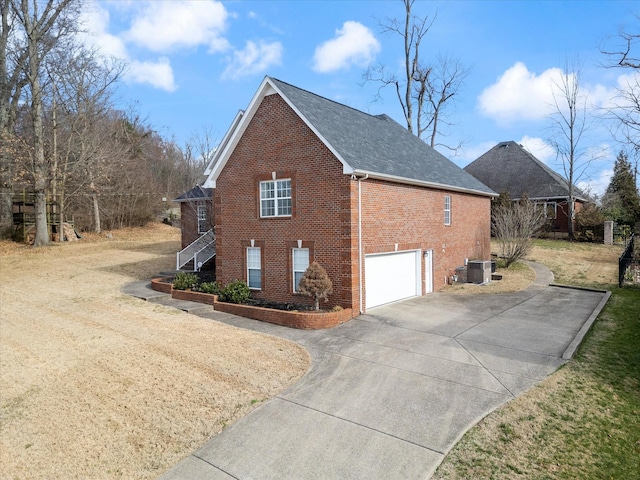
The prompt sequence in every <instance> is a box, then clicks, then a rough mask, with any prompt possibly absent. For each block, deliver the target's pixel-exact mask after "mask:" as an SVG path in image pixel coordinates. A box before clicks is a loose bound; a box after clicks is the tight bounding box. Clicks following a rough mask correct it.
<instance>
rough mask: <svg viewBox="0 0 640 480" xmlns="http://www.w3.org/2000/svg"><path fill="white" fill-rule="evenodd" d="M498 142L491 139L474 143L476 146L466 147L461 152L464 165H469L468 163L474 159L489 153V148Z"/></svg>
mask: <svg viewBox="0 0 640 480" xmlns="http://www.w3.org/2000/svg"><path fill="white" fill-rule="evenodd" d="M497 144H498V142H493V141H489V142H482V143H479V144H477V145H474V146H470V147H465V148H464V149H463V150H462V151H461V152H460V156H459V159H460V163H461V164H463V165H467V164H469V163H471V162H473V161H474V160H476V159H477V158H478V157H480V156H481V155H483V154H485V153H487V152H488V151H489V150H491V149H492V148H493V147H495V146H496V145H497Z"/></svg>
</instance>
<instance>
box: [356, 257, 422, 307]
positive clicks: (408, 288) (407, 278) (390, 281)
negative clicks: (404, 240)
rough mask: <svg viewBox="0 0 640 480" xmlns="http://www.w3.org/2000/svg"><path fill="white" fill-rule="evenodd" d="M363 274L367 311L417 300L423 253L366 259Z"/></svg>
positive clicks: (419, 291)
mask: <svg viewBox="0 0 640 480" xmlns="http://www.w3.org/2000/svg"><path fill="white" fill-rule="evenodd" d="M364 270H365V274H364V278H365V289H366V294H365V298H366V300H365V302H366V303H365V305H366V308H373V307H376V306H378V305H383V304H385V303H389V302H395V301H396V300H402V299H403V298H408V297H414V296H416V295H420V294H421V292H422V285H421V282H420V279H421V277H420V251H417V250H412V251H408V252H394V253H384V254H378V255H366V256H365V259H364Z"/></svg>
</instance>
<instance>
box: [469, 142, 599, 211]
mask: <svg viewBox="0 0 640 480" xmlns="http://www.w3.org/2000/svg"><path fill="white" fill-rule="evenodd" d="M464 169H465V171H467V172H469V173H470V174H471V175H473V176H474V177H476V178H477V179H478V180H480V181H481V182H483V183H485V184H486V185H488V186H489V187H490V188H492V189H493V190H494V191H496V192H498V193H503V192H509V194H510V195H511V198H513V199H519V198H521V197H522V196H523V195H525V194H526V195H528V197H529V198H531V199H554V198H568V197H569V184H568V182H567V181H566V180H565V179H564V178H563V177H562V176H560V175H559V174H558V173H556V172H554V171H553V170H551V169H550V168H549V167H547V166H546V165H545V164H544V163H542V162H541V161H540V160H538V159H537V158H536V157H534V156H533V155H532V154H531V153H529V152H528V151H527V150H526V149H525V148H524V147H523V146H522V145H520V144H518V143H516V142H513V141H510V142H501V143H499V144H498V145H496V146H495V147H493V148H492V149H491V150H489V151H488V152H486V153H484V154H483V155H481V156H480V157H478V158H477V159H476V160H474V161H473V162H471V163H470V164H469V165H467V166H466V167H464ZM574 196H575V198H576V199H577V200H580V201H588V196H587V195H585V194H584V193H583V192H582V191H581V190H580V189H578V188H577V187H575V186H574Z"/></svg>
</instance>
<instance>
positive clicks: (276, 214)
mask: <svg viewBox="0 0 640 480" xmlns="http://www.w3.org/2000/svg"><path fill="white" fill-rule="evenodd" d="M287 181H288V182H289V191H290V192H291V195H290V196H288V197H278V182H287ZM267 183H271V184H273V192H274V196H273V198H262V185H264V184H267ZM287 199H289V200H290V201H291V212H290V213H287V214H280V213H279V211H278V200H287ZM270 200H272V201H273V207H274V214H273V215H264V214H263V211H264V210H263V208H262V205H263V202H266V201H270ZM292 212H293V190H292V185H291V179H290V178H276V179H274V180H264V181H262V182H260V218H277V217H290V216H291V213H292Z"/></svg>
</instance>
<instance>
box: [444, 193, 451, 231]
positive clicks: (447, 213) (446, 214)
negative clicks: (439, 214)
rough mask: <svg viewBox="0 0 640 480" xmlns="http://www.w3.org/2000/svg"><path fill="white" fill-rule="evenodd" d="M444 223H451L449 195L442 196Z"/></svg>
mask: <svg viewBox="0 0 640 480" xmlns="http://www.w3.org/2000/svg"><path fill="white" fill-rule="evenodd" d="M444 224H445V225H451V196H450V195H445V196H444Z"/></svg>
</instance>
